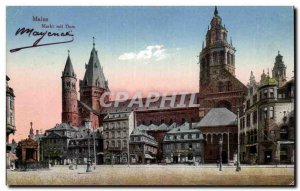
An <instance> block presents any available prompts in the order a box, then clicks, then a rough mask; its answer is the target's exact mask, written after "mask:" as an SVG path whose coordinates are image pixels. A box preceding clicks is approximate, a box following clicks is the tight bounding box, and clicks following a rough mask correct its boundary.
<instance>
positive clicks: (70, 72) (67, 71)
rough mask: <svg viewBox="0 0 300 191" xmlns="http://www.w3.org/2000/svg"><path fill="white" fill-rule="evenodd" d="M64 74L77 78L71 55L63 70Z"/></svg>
mask: <svg viewBox="0 0 300 191" xmlns="http://www.w3.org/2000/svg"><path fill="white" fill-rule="evenodd" d="M63 76H65V77H74V78H76V74H75V72H74V69H73V65H72V61H71V58H70V55H68V58H67V62H66V65H65V69H64V71H63Z"/></svg>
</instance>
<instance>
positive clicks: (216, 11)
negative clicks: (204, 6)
mask: <svg viewBox="0 0 300 191" xmlns="http://www.w3.org/2000/svg"><path fill="white" fill-rule="evenodd" d="M218 14H219V11H218V8H217V6H215V11H214V15H215V16H218Z"/></svg>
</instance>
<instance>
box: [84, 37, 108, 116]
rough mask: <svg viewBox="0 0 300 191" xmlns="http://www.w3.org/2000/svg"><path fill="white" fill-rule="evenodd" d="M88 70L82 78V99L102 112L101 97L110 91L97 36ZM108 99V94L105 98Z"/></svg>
mask: <svg viewBox="0 0 300 191" xmlns="http://www.w3.org/2000/svg"><path fill="white" fill-rule="evenodd" d="M85 68H86V71H85V74H84V78H83V80H80V84H79V85H80V101H81V102H83V103H84V104H86V105H87V106H88V107H90V108H91V109H92V110H93V111H96V112H100V110H101V105H100V97H101V96H102V95H103V93H105V92H107V91H109V88H108V81H107V80H106V79H105V76H104V73H103V67H102V66H101V64H100V61H99V58H98V51H97V50H96V49H95V38H93V49H92V51H91V54H90V59H89V62H88V64H87V65H85ZM104 100H105V101H108V96H107V97H106V98H105V99H104Z"/></svg>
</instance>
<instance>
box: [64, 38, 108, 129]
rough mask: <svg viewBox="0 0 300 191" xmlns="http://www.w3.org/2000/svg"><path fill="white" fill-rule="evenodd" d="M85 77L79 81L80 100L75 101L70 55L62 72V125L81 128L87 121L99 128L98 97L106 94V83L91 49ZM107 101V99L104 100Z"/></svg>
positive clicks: (75, 94)
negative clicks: (67, 124) (66, 124)
mask: <svg viewBox="0 0 300 191" xmlns="http://www.w3.org/2000/svg"><path fill="white" fill-rule="evenodd" d="M85 69H86V71H85V75H84V78H83V80H80V81H79V88H80V90H79V93H80V100H77V90H76V83H77V76H76V74H75V72H74V69H73V65H72V61H71V58H70V55H68V58H67V62H66V65H65V68H64V71H63V72H62V77H61V79H62V116H61V118H62V123H69V124H70V125H72V126H75V127H78V126H83V125H84V121H85V120H86V119H89V120H90V121H91V122H92V123H91V126H92V127H93V128H96V127H100V126H101V117H100V116H101V106H100V97H101V95H102V94H103V93H104V92H108V91H109V88H108V81H107V80H106V79H105V76H104V73H103V68H102V66H101V64H100V61H99V58H98V51H97V50H96V49H95V42H93V49H92V51H91V54H90V59H89V62H88V64H87V65H85ZM105 101H108V97H107V98H105Z"/></svg>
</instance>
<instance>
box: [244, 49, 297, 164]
mask: <svg viewBox="0 0 300 191" xmlns="http://www.w3.org/2000/svg"><path fill="white" fill-rule="evenodd" d="M275 60H276V62H275V64H274V69H273V73H272V77H270V76H269V73H268V74H265V73H264V72H263V74H262V75H261V79H260V82H258V83H257V82H256V81H255V77H254V76H253V73H252V72H251V75H250V82H249V83H248V95H247V97H246V100H245V103H244V106H245V109H244V111H243V113H242V115H241V117H240V121H241V136H240V137H241V144H242V150H241V152H242V156H241V159H242V161H244V162H245V163H250V164H271V163H273V164H274V163H276V164H278V163H293V162H294V131H295V129H294V128H295V120H294V80H293V79H292V80H290V81H288V82H284V81H285V80H284V79H285V69H286V67H285V66H284V64H283V62H282V56H281V55H280V54H279V53H278V55H277V56H276V59H275ZM278 62H280V63H281V65H280V68H279V67H278ZM279 69H281V70H279ZM274 71H276V72H274ZM275 78H276V79H277V80H279V81H277V80H276V79H275Z"/></svg>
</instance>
